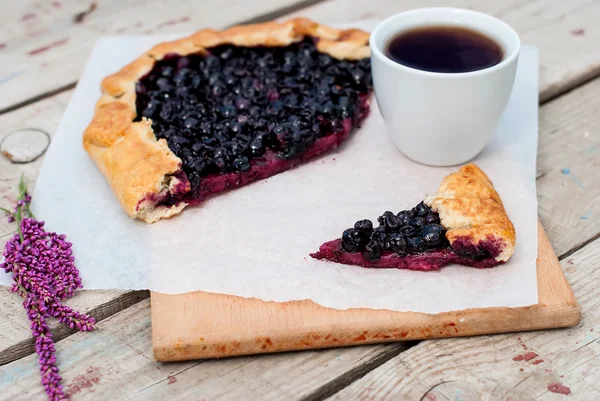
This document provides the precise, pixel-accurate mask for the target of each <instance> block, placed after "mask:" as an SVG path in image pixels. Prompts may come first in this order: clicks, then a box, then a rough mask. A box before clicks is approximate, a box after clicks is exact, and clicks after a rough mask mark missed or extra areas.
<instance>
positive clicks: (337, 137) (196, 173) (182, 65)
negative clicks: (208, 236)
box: [83, 19, 372, 223]
mask: <svg viewBox="0 0 600 401" xmlns="http://www.w3.org/2000/svg"><path fill="white" fill-rule="evenodd" d="M368 40H369V34H368V33H366V32H363V31H360V30H356V29H350V30H339V29H334V28H329V27H326V26H323V25H320V24H317V23H315V22H312V21H309V20H306V19H294V20H291V21H288V22H284V23H275V22H269V23H264V24H257V25H247V26H238V27H234V28H230V29H227V30H224V31H215V30H210V29H205V30H202V31H199V32H197V33H196V34H194V35H192V36H190V37H187V38H184V39H181V40H177V41H174V42H170V43H162V44H160V45H158V46H156V47H154V48H153V49H151V50H150V51H148V52H147V53H145V54H143V55H142V56H141V57H139V58H138V59H137V60H135V61H134V62H132V63H131V64H129V65H127V66H126V67H124V68H123V69H122V70H121V71H119V72H117V73H115V74H114V75H111V76H109V77H107V78H105V79H104V80H103V82H102V97H101V98H100V100H99V101H98V102H97V104H96V111H95V115H94V118H93V120H92V122H91V123H90V125H89V126H88V128H87V129H86V131H85V133H84V137H83V145H84V147H85V149H86V151H87V152H88V153H89V155H90V156H91V157H92V159H93V160H94V161H95V162H96V165H97V166H98V168H99V169H100V170H101V171H102V173H103V174H104V176H105V177H106V179H107V180H108V182H109V183H110V185H111V187H112V189H113V192H114V193H115V195H116V196H117V198H118V200H119V202H120V203H121V205H122V207H123V209H124V210H125V211H126V212H127V214H128V215H129V216H131V217H133V218H138V219H141V220H144V221H146V222H149V223H151V222H154V221H156V220H159V219H161V218H165V217H170V216H172V215H175V214H177V213H179V212H180V211H181V210H182V209H183V208H184V207H185V206H187V205H190V204H197V203H200V202H202V201H204V200H205V199H206V198H207V196H209V195H211V194H216V193H220V192H223V191H227V190H230V189H233V188H237V187H240V186H243V185H246V184H249V183H251V182H253V181H256V180H260V179H264V178H267V177H270V176H272V175H274V174H277V173H280V172H282V171H284V170H287V169H290V168H292V167H294V166H297V165H298V164H301V163H303V162H305V161H307V160H309V159H312V158H314V157H316V156H318V155H320V154H322V153H324V152H326V151H328V150H330V149H332V148H334V147H336V146H338V145H339V144H340V143H341V142H342V141H343V140H344V139H346V138H347V136H348V135H349V133H350V131H351V130H352V128H354V127H356V126H357V125H358V124H360V122H361V121H362V120H363V119H364V118H365V117H366V116H367V114H368V112H369V95H370V93H371V91H372V83H371V67H370V61H369V55H370V52H369V46H368Z"/></svg>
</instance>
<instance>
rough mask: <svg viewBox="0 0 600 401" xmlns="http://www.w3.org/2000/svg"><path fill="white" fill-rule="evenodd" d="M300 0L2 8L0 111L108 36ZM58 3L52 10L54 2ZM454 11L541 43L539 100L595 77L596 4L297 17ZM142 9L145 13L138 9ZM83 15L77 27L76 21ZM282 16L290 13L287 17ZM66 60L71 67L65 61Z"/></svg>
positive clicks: (360, 6) (480, 0)
mask: <svg viewBox="0 0 600 401" xmlns="http://www.w3.org/2000/svg"><path fill="white" fill-rule="evenodd" d="M310 2H311V1H310V0H309V1H303V0H280V1H277V0H261V1H259V2H254V3H253V4H252V7H246V5H245V4H244V3H243V2H239V1H236V0H225V1H216V0H211V1H205V2H203V3H202V6H197V4H196V3H193V2H187V3H182V2H179V1H177V0H145V1H140V0H127V1H120V0H104V1H102V2H96V4H97V6H96V8H95V9H94V11H92V12H91V13H88V14H82V13H85V12H86V11H88V10H90V5H91V4H92V3H93V1H92V0H83V1H77V0H59V1H56V2H55V1H48V2H44V3H43V4H39V3H38V2H36V1H33V0H27V1H23V2H16V3H14V4H19V5H18V6H16V5H12V4H10V5H9V3H11V2H4V3H6V4H2V11H3V13H1V14H0V18H1V19H2V20H3V22H4V24H0V71H2V72H1V75H0V88H1V89H2V92H3V93H4V94H6V95H5V96H3V97H2V98H0V111H2V110H5V109H7V108H10V107H11V106H14V105H15V104H18V103H21V102H23V101H25V100H28V99H31V98H35V97H37V96H40V95H43V94H47V93H51V92H53V91H56V90H58V89H60V88H65V87H67V86H69V85H72V84H73V83H74V82H75V81H76V80H77V78H78V77H79V74H80V72H81V70H82V68H83V65H84V63H85V60H86V58H87V57H88V55H89V53H90V52H91V49H92V45H93V43H94V42H95V40H97V39H98V38H99V37H101V36H104V35H112V34H145V33H159V32H188V31H192V30H195V29H198V28H201V27H205V26H206V27H223V26H225V25H230V24H233V23H236V22H239V21H241V20H249V19H252V18H253V17H254V16H257V15H260V14H261V13H265V12H272V11H274V10H278V9H282V8H286V7H290V6H294V5H302V4H308V3H310ZM56 3H58V4H60V7H56V6H55V5H54V4H56ZM426 6H453V7H466V8H472V9H476V10H480V11H483V12H486V13H489V14H492V15H495V16H498V17H500V18H502V19H504V20H506V21H507V22H508V23H510V24H512V25H513V26H514V27H515V28H516V29H517V31H518V32H519V34H520V35H521V36H522V39H523V42H524V43H531V44H535V45H537V46H539V48H540V55H541V63H542V66H541V83H542V86H543V87H544V89H543V90H542V93H541V97H542V99H547V98H549V97H552V96H555V95H557V94H559V93H562V92H563V91H564V90H565V89H566V88H572V87H574V86H576V85H577V84H579V83H581V82H583V81H585V80H587V79H590V78H591V77H594V76H597V75H598V73H599V71H600V54H599V53H598V52H596V51H595V48H596V43H597V41H598V40H599V39H600V33H599V32H598V30H596V29H594V28H595V23H596V16H597V15H598V13H599V12H600V3H598V2H596V1H594V0H571V1H568V2H563V1H558V0H535V1H522V0H506V1H502V2H492V1H486V0H437V1H436V0H372V1H368V2H365V1H361V0H349V1H348V0H332V1H326V2H323V3H322V4H318V5H316V6H313V7H310V8H307V9H302V10H301V11H298V12H297V13H295V14H294V15H303V16H307V17H311V18H315V19H317V20H318V21H321V22H328V23H330V22H331V23H333V22H347V21H351V20H356V19H365V18H366V19H381V18H384V17H386V16H388V15H390V14H393V13H396V12H399V11H402V10H406V9H410V8H417V7H426ZM142 9H143V11H141V10H142ZM81 15H84V17H83V18H82V20H81V22H76V21H77V20H78V19H79V18H80V16H81ZM286 18H287V16H286ZM65 60H68V62H65Z"/></svg>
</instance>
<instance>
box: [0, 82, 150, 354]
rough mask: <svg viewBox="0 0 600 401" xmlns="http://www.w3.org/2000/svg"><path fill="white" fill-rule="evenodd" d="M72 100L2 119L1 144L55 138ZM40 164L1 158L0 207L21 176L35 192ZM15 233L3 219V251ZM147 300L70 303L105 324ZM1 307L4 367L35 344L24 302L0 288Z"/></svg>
mask: <svg viewBox="0 0 600 401" xmlns="http://www.w3.org/2000/svg"><path fill="white" fill-rule="evenodd" d="M70 97H71V92H70V91H69V92H65V93H63V94H60V95H58V96H54V97H52V98H49V99H46V100H45V101H43V102H39V103H35V104H32V105H31V106H29V107H26V108H22V109H20V110H16V111H14V112H12V113H9V114H6V115H3V116H0V126H1V127H2V130H1V131H0V141H1V140H2V138H4V137H5V136H6V135H8V134H9V133H10V132H13V131H15V130H18V129H23V128H36V129H40V130H43V131H45V132H48V133H49V134H51V135H52V134H54V131H55V130H56V127H57V125H58V123H59V121H60V118H61V117H62V114H63V111H64V108H65V107H66V104H67V102H68V100H69V98H70ZM41 163H42V160H41V159H38V160H36V161H34V162H32V163H29V164H13V163H11V162H10V161H9V160H8V159H7V158H6V157H4V156H1V155H0V206H3V207H9V205H11V204H14V198H15V195H16V189H17V185H18V182H19V177H20V175H21V173H23V174H24V176H25V179H26V180H27V181H28V182H29V183H30V186H31V188H32V189H33V187H34V186H35V180H36V179H37V175H38V172H39V169H40V167H41ZM14 229H15V226H14V224H8V223H7V221H6V219H5V218H4V217H2V218H0V249H3V248H4V243H5V242H6V241H7V240H8V238H9V237H10V235H12V233H13V232H14ZM0 274H3V273H0ZM148 297H149V294H148V292H147V291H121V290H106V291H80V292H78V293H77V294H76V295H75V296H74V297H73V298H72V299H70V300H68V302H67V303H68V304H69V305H71V306H72V307H74V308H75V310H79V311H85V312H88V313H90V314H91V315H92V316H94V318H96V319H97V320H102V319H105V318H106V317H108V316H111V315H113V314H114V313H116V312H118V311H120V310H122V309H124V308H127V307H128V306H130V305H133V304H135V303H137V302H139V301H140V300H142V299H146V298H148ZM0 305H1V309H2V311H3V316H2V319H0V365H3V364H5V363H8V362H11V361H14V360H16V359H19V358H22V357H23V356H26V355H29V354H31V353H33V352H34V342H33V338H32V337H31V334H30V330H29V321H28V320H27V316H26V315H25V311H24V310H23V307H22V306H21V299H20V298H19V297H18V296H17V295H15V294H13V293H11V292H10V291H9V289H8V288H7V287H3V286H0ZM51 327H52V328H53V332H54V338H55V339H56V340H58V339H62V338H64V337H66V336H68V335H70V334H72V333H73V331H72V330H69V329H68V328H67V327H65V326H64V325H58V324H56V322H55V321H53V320H52V321H51Z"/></svg>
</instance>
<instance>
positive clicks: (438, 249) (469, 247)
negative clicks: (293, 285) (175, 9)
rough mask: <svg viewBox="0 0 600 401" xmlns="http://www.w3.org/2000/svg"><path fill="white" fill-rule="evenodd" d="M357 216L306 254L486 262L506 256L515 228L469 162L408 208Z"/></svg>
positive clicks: (377, 260)
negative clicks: (369, 216)
mask: <svg viewBox="0 0 600 401" xmlns="http://www.w3.org/2000/svg"><path fill="white" fill-rule="evenodd" d="M377 221H378V222H379V226H378V227H373V223H372V222H371V221H370V220H360V221H357V222H356V223H355V224H354V227H353V228H349V229H347V230H345V231H344V233H343V234H342V237H341V238H340V239H336V240H333V241H329V242H326V243H324V244H323V245H321V247H320V249H319V251H318V252H316V253H313V254H311V256H312V257H313V258H316V259H327V260H331V261H334V262H338V263H344V264H348V265H358V266H363V267H372V268H398V269H411V270H438V269H440V268H441V267H442V266H445V265H447V264H461V265H466V266H472V267H481V268H484V267H492V266H496V265H498V264H500V263H504V262H506V261H508V259H509V258H510V257H511V255H512V254H513V251H514V247H515V228H514V226H513V224H512V222H511V221H510V219H509V218H508V215H507V214H506V211H505V210H504V205H503V204H502V200H500V196H499V195H498V193H497V192H496V190H495V189H494V186H493V184H492V182H491V181H490V179H489V178H488V177H487V176H486V175H485V173H484V172H483V171H481V169H479V167H477V166H476V165H475V164H468V165H466V166H464V167H462V168H461V169H460V171H458V172H456V173H452V174H450V175H448V176H447V177H445V178H444V179H443V181H442V184H441V185H440V187H439V189H438V191H437V193H436V194H434V195H431V196H427V197H426V198H425V200H424V201H423V202H421V203H419V204H418V205H417V206H415V207H414V208H412V209H411V210H403V211H401V212H400V213H398V214H394V213H392V212H389V211H388V212H385V213H384V214H383V215H382V216H379V218H378V219H377Z"/></svg>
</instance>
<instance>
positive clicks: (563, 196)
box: [0, 81, 600, 363]
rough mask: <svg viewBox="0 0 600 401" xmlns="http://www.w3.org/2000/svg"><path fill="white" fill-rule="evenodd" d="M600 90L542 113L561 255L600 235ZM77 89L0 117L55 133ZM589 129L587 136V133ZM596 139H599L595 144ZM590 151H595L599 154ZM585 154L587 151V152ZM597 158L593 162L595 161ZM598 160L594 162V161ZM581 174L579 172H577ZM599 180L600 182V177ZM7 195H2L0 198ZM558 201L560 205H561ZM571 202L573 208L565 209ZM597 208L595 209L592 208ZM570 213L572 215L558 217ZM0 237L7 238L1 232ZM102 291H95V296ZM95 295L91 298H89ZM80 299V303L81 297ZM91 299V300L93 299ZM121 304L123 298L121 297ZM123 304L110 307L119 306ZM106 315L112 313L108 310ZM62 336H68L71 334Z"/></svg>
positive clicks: (13, 352) (17, 335) (8, 330)
mask: <svg viewBox="0 0 600 401" xmlns="http://www.w3.org/2000/svg"><path fill="white" fill-rule="evenodd" d="M599 88H600V81H594V82H592V83H590V84H587V85H585V86H583V87H581V88H579V89H577V90H575V91H573V92H571V93H568V94H566V95H565V96H563V97H561V98H559V99H556V100H554V101H552V102H550V103H548V104H546V105H545V106H543V107H542V108H541V112H540V116H541V122H540V151H539V165H538V173H539V175H540V177H541V178H540V179H539V180H538V183H539V186H538V191H539V194H540V215H541V219H542V221H543V223H544V224H545V225H546V227H547V228H548V230H549V234H550V238H551V242H552V243H553V244H555V249H556V250H557V252H558V253H559V254H561V253H565V252H568V251H569V250H570V249H571V248H572V247H574V246H577V245H578V244H579V243H580V242H581V241H583V240H586V239H589V238H592V237H593V236H594V235H596V234H597V231H598V230H597V226H598V224H597V221H598V220H597V219H598V215H599V213H600V210H599V209H598V208H599V206H598V205H597V204H596V203H594V202H591V201H590V200H592V199H597V198H598V196H600V194H598V191H600V186H598V185H593V183H594V180H595V179H597V178H596V177H595V173H594V169H593V168H592V169H590V168H586V166H588V165H593V163H594V160H595V163H596V166H597V161H598V160H597V157H598V156H597V154H596V156H595V157H596V159H594V158H592V159H589V158H585V157H582V156H581V155H582V152H583V153H585V152H586V151H587V150H588V149H589V148H590V147H593V146H597V145H598V141H599V137H598V135H597V134H595V133H596V132H598V130H597V127H598V125H599V124H600V117H599V116H598V115H597V113H595V110H597V109H598V107H599V106H600V105H599V104H598V102H600V99H598V98H596V97H594V96H593V94H594V93H595V92H597V91H598V89H599ZM70 94H71V91H69V92H65V93H63V94H60V95H57V96H54V97H51V98H48V99H46V100H44V101H41V102H38V103H35V104H32V105H30V106H28V107H25V108H22V109H20V110H17V111H14V112H12V113H9V114H6V115H3V116H0V126H2V127H3V128H6V131H5V132H10V131H12V130H13V129H17V128H23V127H35V128H42V129H45V130H46V131H47V132H51V133H52V132H54V130H55V127H56V125H57V124H58V120H59V118H60V115H62V110H63V108H64V106H65V104H66V103H67V101H68V98H69V97H70ZM584 129H585V130H588V131H589V135H587V136H585V137H584V135H583V134H582V132H584V133H585V132H587V131H585V130H584ZM580 139H585V140H586V141H588V142H586V146H574V144H577V143H578V141H579V140H580ZM594 141H595V142H594ZM590 154H592V155H594V153H593V152H590ZM584 156H585V155H584ZM590 160H591V161H590ZM567 162H568V163H570V164H568V165H569V166H570V168H571V169H572V171H573V172H579V171H581V174H577V175H576V176H577V178H578V179H579V180H580V181H581V182H583V183H584V190H585V193H584V194H585V196H572V193H573V191H574V190H576V191H580V190H581V189H580V188H578V187H577V186H576V184H575V182H574V181H573V180H571V179H570V177H568V176H565V175H564V174H562V173H561V169H562V167H563V166H564V165H567V164H566V163H567ZM40 163H41V161H36V162H34V163H32V164H30V165H24V166H22V165H14V164H10V163H9V162H8V161H6V160H5V159H3V158H1V157H0V190H1V191H0V192H1V193H3V194H5V196H9V195H10V196H12V195H11V194H13V193H14V189H15V187H16V184H17V181H18V176H19V174H20V172H21V171H23V170H22V169H26V170H25V172H26V176H27V177H28V178H31V179H35V177H36V175H37V171H38V169H39V164H40ZM590 163H592V164H590ZM573 174H575V173H573ZM596 182H597V181H596ZM1 197H2V195H0V198H1ZM555 202H558V203H555ZM560 202H563V203H560ZM565 203H566V205H567V207H562V208H561V205H564V204H565ZM585 207H587V208H588V209H586V210H590V211H591V212H592V213H591V214H590V215H589V216H587V217H588V218H587V219H581V216H580V215H579V212H578V210H580V209H581V208H585ZM589 208H591V209H589ZM562 215H567V216H570V217H571V218H570V219H568V218H563V217H557V216H562ZM10 229H11V228H9V227H8V226H7V225H6V224H5V223H4V221H2V223H0V232H2V233H7V232H8V231H10ZM0 241H2V239H1V236H0ZM92 293H96V292H95V291H94V292H92V291H90V292H89V294H92ZM89 294H88V292H84V293H81V294H79V295H77V296H76V297H75V298H74V299H73V302H81V303H80V304H78V307H79V308H81V310H84V311H89V310H94V309H95V308H97V307H101V305H103V304H107V303H110V302H113V298H111V297H113V296H115V297H117V298H119V297H124V296H128V295H126V294H127V293H126V292H124V293H123V294H121V295H119V294H116V293H105V294H104V295H105V297H104V298H100V299H98V298H93V297H91V295H89ZM88 297H89V298H88ZM78 299H80V301H78ZM88 300H89V301H88ZM0 302H1V303H2V304H4V305H5V306H6V308H3V310H7V311H11V312H7V314H8V316H7V318H5V319H2V320H1V321H0V327H1V330H0V361H1V363H6V362H8V361H12V360H14V359H18V358H21V357H23V356H25V355H27V354H29V353H31V352H32V348H31V340H30V334H29V328H28V323H27V320H26V318H25V316H24V314H23V313H22V310H21V308H20V305H19V302H20V301H19V300H18V298H17V297H15V296H14V294H8V293H6V292H0ZM116 302H119V301H116ZM128 302H129V303H131V302H133V301H126V302H124V303H123V304H120V306H119V304H118V303H117V306H118V307H115V309H110V311H115V310H118V308H119V307H122V306H123V305H127V304H128ZM104 316H108V313H106V314H105V315H104ZM58 334H59V338H60V336H61V335H67V334H69V332H65V333H64V334H60V333H58Z"/></svg>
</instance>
